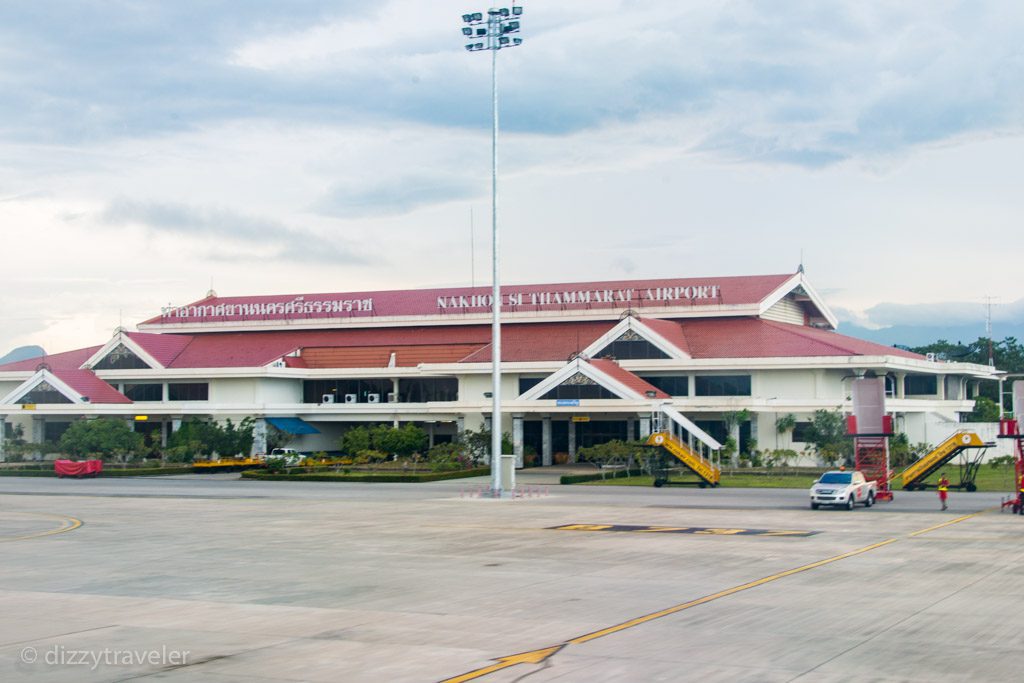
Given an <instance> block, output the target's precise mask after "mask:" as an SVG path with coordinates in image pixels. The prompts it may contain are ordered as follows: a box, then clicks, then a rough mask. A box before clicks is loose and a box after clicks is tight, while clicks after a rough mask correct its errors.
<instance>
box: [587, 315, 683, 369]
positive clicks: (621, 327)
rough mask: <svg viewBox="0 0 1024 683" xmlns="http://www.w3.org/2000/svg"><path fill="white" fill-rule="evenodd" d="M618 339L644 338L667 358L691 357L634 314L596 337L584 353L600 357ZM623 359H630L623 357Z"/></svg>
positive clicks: (632, 339)
mask: <svg viewBox="0 0 1024 683" xmlns="http://www.w3.org/2000/svg"><path fill="white" fill-rule="evenodd" d="M618 340H625V341H634V340H643V341H646V342H647V343H649V344H650V345H651V346H653V347H654V348H655V349H657V350H658V351H660V352H661V353H663V354H665V358H671V359H675V360H688V359H689V358H690V355H689V354H688V353H686V351H684V350H683V349H681V348H679V347H678V346H676V345H675V344H673V343H672V342H670V341H669V340H668V339H666V338H665V337H664V336H662V335H661V334H659V333H658V332H657V331H655V330H654V329H652V328H651V327H650V326H648V325H645V324H644V323H643V321H641V320H640V319H639V318H634V317H633V316H627V317H625V318H623V319H622V320H620V321H619V322H618V324H617V325H615V326H614V327H613V328H611V329H610V330H608V331H607V332H605V333H604V334H602V335H601V336H600V337H598V338H597V339H595V340H594V341H593V342H592V343H591V344H590V345H589V346H587V348H585V349H584V350H583V352H582V353H583V355H584V356H587V357H588V358H599V357H600V356H601V355H603V354H604V352H605V349H607V348H608V347H609V346H610V345H611V344H612V343H614V342H616V341H618ZM622 360H628V359H625V358H623V359H622Z"/></svg>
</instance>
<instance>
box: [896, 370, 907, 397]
mask: <svg viewBox="0 0 1024 683" xmlns="http://www.w3.org/2000/svg"><path fill="white" fill-rule="evenodd" d="M906 379H907V373H905V372H897V373H896V398H905V397H906V395H907V391H906V390H907V387H906V384H905V383H904V380H906Z"/></svg>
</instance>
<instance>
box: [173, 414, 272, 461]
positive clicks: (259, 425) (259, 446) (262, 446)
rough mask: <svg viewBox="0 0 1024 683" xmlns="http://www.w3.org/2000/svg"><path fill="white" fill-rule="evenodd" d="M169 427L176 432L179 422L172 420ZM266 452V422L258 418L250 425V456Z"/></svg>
mask: <svg viewBox="0 0 1024 683" xmlns="http://www.w3.org/2000/svg"><path fill="white" fill-rule="evenodd" d="M175 423H176V424H175ZM171 425H172V426H173V427H174V431H177V430H178V427H180V426H181V420H174V421H173V422H171ZM266 452H267V421H266V420H264V419H263V418H262V417H260V418H257V419H256V421H255V422H254V423H253V425H252V449H251V450H250V455H256V454H257V453H263V454H265V453H266Z"/></svg>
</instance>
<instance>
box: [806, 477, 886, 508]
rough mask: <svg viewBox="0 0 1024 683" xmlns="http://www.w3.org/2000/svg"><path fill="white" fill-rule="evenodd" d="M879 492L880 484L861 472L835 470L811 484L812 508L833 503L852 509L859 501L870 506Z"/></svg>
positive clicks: (833, 504) (865, 505)
mask: <svg viewBox="0 0 1024 683" xmlns="http://www.w3.org/2000/svg"><path fill="white" fill-rule="evenodd" d="M877 494H878V484H876V483H875V482H874V481H867V480H865V479H864V475H863V474H862V473H861V472H858V471H857V470H854V471H851V472H847V471H845V470H834V471H832V472H826V473H825V474H823V475H821V478H820V479H818V481H816V482H814V483H813V484H811V509H812V510H817V509H818V507H819V506H822V505H831V506H833V507H844V508H846V509H847V510H852V509H853V506H854V505H856V504H857V503H863V504H864V507H868V508H869V507H871V506H872V505H874V504H875V496H876V495H877Z"/></svg>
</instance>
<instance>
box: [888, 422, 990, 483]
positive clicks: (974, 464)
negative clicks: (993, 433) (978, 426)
mask: <svg viewBox="0 0 1024 683" xmlns="http://www.w3.org/2000/svg"><path fill="white" fill-rule="evenodd" d="M994 445H995V444H994V443H986V442H985V441H983V440H982V438H981V437H980V436H978V435H977V434H975V433H974V432H972V431H969V430H966V429H961V430H960V431H958V432H956V433H954V434H952V435H950V437H949V438H948V439H946V440H945V441H943V442H942V443H940V444H939V445H938V446H937V447H936V448H935V450H933V451H932V452H931V453H928V454H927V455H924V456H922V457H921V459H920V460H918V461H917V462H915V463H914V464H912V465H911V466H910V467H908V468H907V469H905V470H903V472H901V473H900V474H898V475H896V478H898V479H902V480H903V490H905V491H915V490H917V491H920V490H923V489H926V488H934V487H935V485H934V484H926V483H925V480H926V479H927V478H928V477H930V476H931V475H932V474H934V473H935V472H936V471H938V470H939V469H940V468H942V467H945V465H946V463H948V462H949V461H950V460H952V459H953V458H955V457H956V456H958V455H961V454H963V456H964V458H963V460H961V462H960V483H959V484H951V486H952V487H953V488H958V489H966V490H967V491H974V490H976V489H977V486H975V484H974V479H975V477H976V476H977V475H978V467H979V466H980V465H981V459H982V457H984V455H985V450H986V449H987V448H989V447H990V446H994ZM972 450H973V451H974V454H973V455H968V453H969V452H970V451H972Z"/></svg>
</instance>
